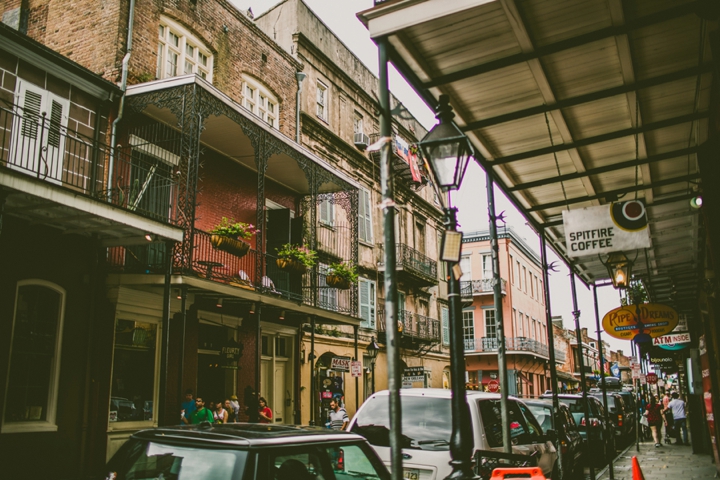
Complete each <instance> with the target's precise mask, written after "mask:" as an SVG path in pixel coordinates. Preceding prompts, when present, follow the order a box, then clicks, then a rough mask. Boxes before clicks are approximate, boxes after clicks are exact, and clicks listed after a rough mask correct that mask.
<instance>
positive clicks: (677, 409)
mask: <svg viewBox="0 0 720 480" xmlns="http://www.w3.org/2000/svg"><path fill="white" fill-rule="evenodd" d="M672 398H673V399H672V400H670V403H668V409H669V410H670V411H672V416H673V420H674V423H675V438H676V439H677V442H676V444H677V445H690V444H689V443H688V433H687V422H686V415H685V402H683V401H682V400H680V394H678V393H677V392H673V394H672ZM680 429H682V438H681V437H680Z"/></svg>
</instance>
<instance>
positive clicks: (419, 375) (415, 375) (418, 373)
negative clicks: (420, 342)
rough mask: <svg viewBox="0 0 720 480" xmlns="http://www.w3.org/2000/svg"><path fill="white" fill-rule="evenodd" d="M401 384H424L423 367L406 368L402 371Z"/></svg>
mask: <svg viewBox="0 0 720 480" xmlns="http://www.w3.org/2000/svg"><path fill="white" fill-rule="evenodd" d="M402 380H403V382H410V383H415V382H424V381H425V367H407V368H405V369H404V370H403V378H402Z"/></svg>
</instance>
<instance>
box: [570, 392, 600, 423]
mask: <svg viewBox="0 0 720 480" xmlns="http://www.w3.org/2000/svg"><path fill="white" fill-rule="evenodd" d="M562 402H563V403H566V404H567V406H568V408H569V409H570V414H571V415H572V417H573V420H575V423H577V424H578V425H580V423H581V422H582V419H583V417H584V416H585V407H584V406H583V402H581V401H580V399H577V398H563V399H562ZM588 407H589V408H590V417H594V418H601V415H600V412H598V408H597V404H596V403H595V401H594V400H592V398H591V397H588Z"/></svg>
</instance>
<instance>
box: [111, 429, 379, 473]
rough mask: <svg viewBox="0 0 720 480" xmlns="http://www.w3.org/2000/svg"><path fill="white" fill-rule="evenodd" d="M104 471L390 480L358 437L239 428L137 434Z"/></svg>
mask: <svg viewBox="0 0 720 480" xmlns="http://www.w3.org/2000/svg"><path fill="white" fill-rule="evenodd" d="M107 471H108V472H109V473H108V475H107V477H105V478H106V480H125V479H128V480H129V479H139V478H165V479H176V480H289V479H292V480H314V479H318V478H325V479H327V480H330V479H337V480H350V479H353V480H356V479H358V478H362V479H367V480H390V473H389V472H388V470H387V468H385V465H383V463H382V462H381V461H380V459H379V458H378V456H377V454H376V453H375V452H374V451H373V449H372V448H370V446H369V445H368V443H367V441H366V440H365V439H364V438H363V437H361V436H359V435H355V434H352V433H348V432H337V431H329V430H327V429H321V428H315V427H295V426H288V425H266V424H243V423H232V424H224V425H212V424H207V423H206V424H201V425H193V426H186V427H170V428H155V429H150V430H142V431H139V432H137V433H135V434H134V435H132V436H131V437H130V439H129V440H128V441H127V442H126V443H125V444H124V445H123V446H122V447H121V448H120V450H119V451H118V452H117V453H116V454H115V455H114V456H113V458H112V459H111V460H110V462H109V463H108V464H107Z"/></svg>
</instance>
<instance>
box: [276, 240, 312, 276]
mask: <svg viewBox="0 0 720 480" xmlns="http://www.w3.org/2000/svg"><path fill="white" fill-rule="evenodd" d="M276 251H277V256H278V258H277V260H276V263H277V266H278V268H280V269H281V270H285V271H288V272H292V273H299V274H303V273H305V272H306V271H307V269H308V268H312V267H313V266H315V255H317V252H315V250H310V248H308V246H307V245H293V244H291V243H286V244H285V245H283V246H282V247H280V248H278V249H276Z"/></svg>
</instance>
